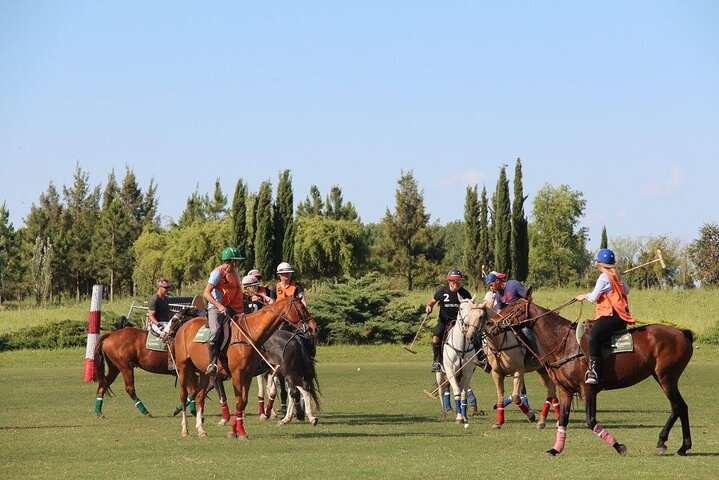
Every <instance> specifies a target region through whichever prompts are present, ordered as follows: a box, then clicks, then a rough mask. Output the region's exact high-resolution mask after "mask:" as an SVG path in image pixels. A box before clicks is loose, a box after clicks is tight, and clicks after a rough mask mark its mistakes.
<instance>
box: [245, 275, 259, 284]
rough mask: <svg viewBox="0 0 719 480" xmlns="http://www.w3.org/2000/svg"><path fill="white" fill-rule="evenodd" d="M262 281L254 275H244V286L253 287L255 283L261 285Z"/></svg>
mask: <svg viewBox="0 0 719 480" xmlns="http://www.w3.org/2000/svg"><path fill="white" fill-rule="evenodd" d="M259 284H260V281H259V280H257V277H255V276H254V275H245V276H244V277H242V286H243V287H253V286H255V285H259Z"/></svg>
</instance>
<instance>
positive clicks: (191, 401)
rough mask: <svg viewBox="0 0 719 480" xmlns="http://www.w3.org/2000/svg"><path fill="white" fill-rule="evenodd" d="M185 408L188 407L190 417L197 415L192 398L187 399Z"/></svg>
mask: <svg viewBox="0 0 719 480" xmlns="http://www.w3.org/2000/svg"><path fill="white" fill-rule="evenodd" d="M187 406H189V407H190V413H191V414H192V415H197V405H195V399H194V398H191V399H189V401H188V402H187Z"/></svg>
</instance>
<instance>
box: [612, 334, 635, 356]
mask: <svg viewBox="0 0 719 480" xmlns="http://www.w3.org/2000/svg"><path fill="white" fill-rule="evenodd" d="M609 346H610V348H611V349H612V353H621V352H633V351H634V340H632V334H631V333H629V332H626V333H624V334H623V335H612V339H611V341H610V344H609Z"/></svg>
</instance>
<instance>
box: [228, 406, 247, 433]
mask: <svg viewBox="0 0 719 480" xmlns="http://www.w3.org/2000/svg"><path fill="white" fill-rule="evenodd" d="M244 418H245V417H244V416H243V415H242V412H241V411H239V410H237V411H236V412H235V417H234V419H233V420H232V428H233V429H234V430H235V432H237V434H238V435H239V436H241V437H246V436H247V433H245V425H244Z"/></svg>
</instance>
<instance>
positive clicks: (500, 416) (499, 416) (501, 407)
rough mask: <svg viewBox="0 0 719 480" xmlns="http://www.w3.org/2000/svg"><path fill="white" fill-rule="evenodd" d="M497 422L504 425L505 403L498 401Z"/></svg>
mask: <svg viewBox="0 0 719 480" xmlns="http://www.w3.org/2000/svg"><path fill="white" fill-rule="evenodd" d="M497 424H498V425H504V403H502V402H497Z"/></svg>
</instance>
